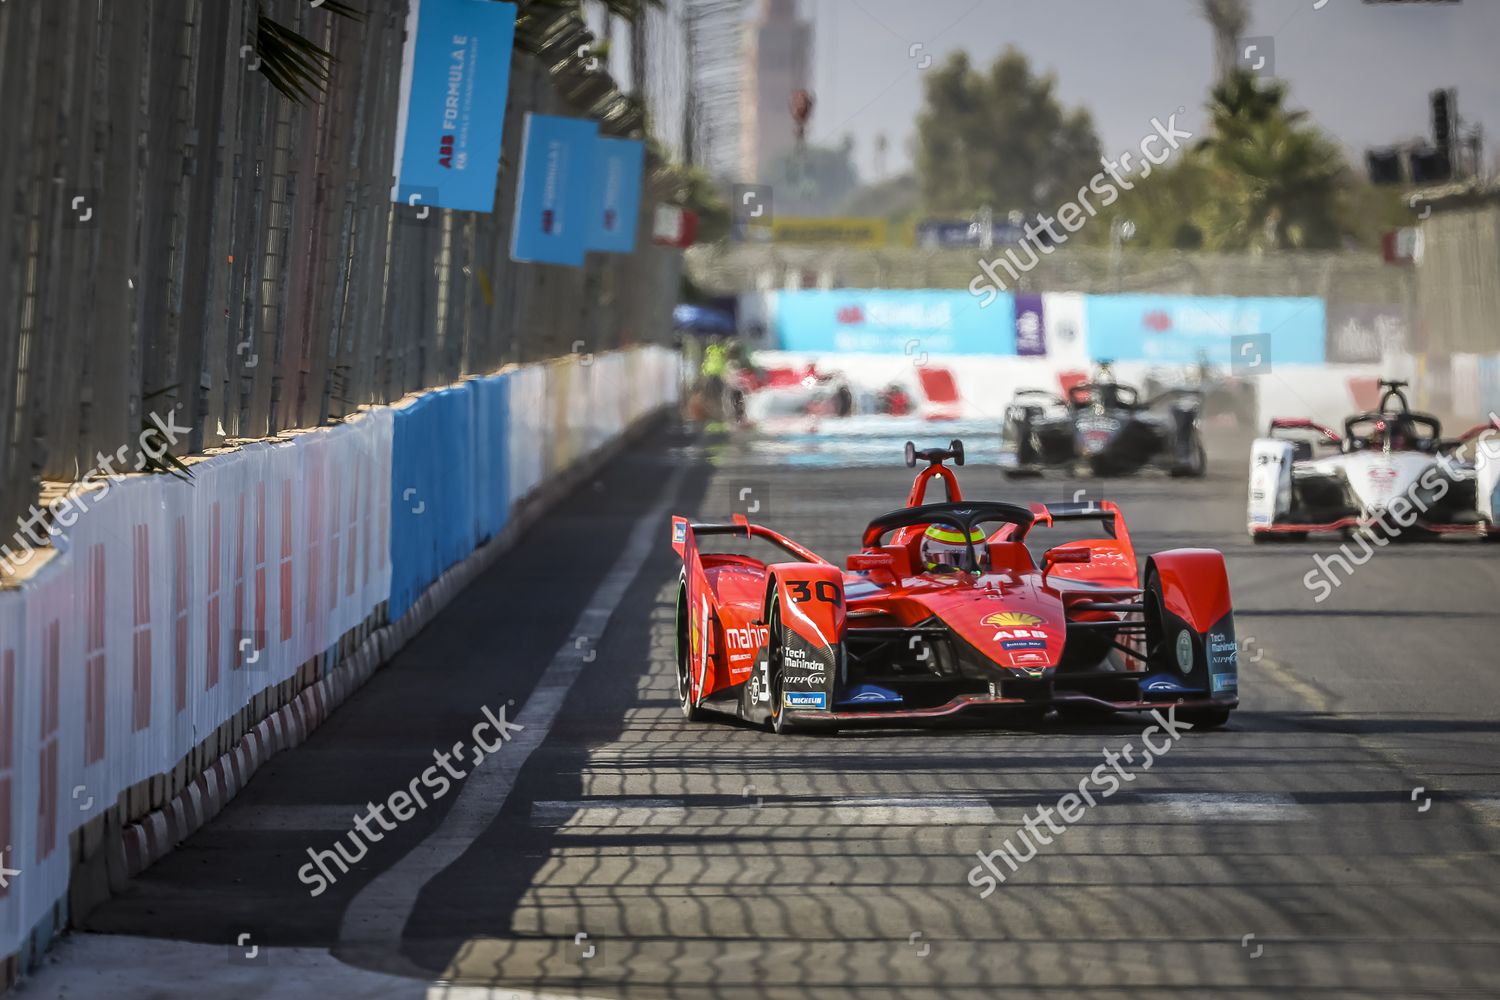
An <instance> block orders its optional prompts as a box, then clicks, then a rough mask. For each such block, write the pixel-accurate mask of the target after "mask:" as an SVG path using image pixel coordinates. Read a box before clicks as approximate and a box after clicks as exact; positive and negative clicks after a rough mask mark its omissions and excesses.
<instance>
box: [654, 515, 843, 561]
mask: <svg viewBox="0 0 1500 1000" xmlns="http://www.w3.org/2000/svg"><path fill="white" fill-rule="evenodd" d="M710 535H737V536H739V537H741V538H746V539H750V538H759V539H762V540H764V541H766V542H769V543H771V544H772V545H774V546H776V547H777V548H779V549H781V551H783V552H785V553H787V554H788V555H790V556H791V557H792V558H794V559H796V560H798V561H799V562H810V563H821V564H823V565H824V566H832V565H833V564H832V563H830V562H829V561H828V560H827V559H824V558H823V557H822V556H820V555H818V554H817V553H816V552H814V551H812V550H811V549H809V548H805V547H804V546H801V545H798V544H797V543H796V542H794V541H792V540H791V539H790V538H787V537H786V536H785V535H783V534H781V533H780V532H776V531H772V530H771V529H770V528H767V527H765V526H764V525H759V524H751V523H750V519H749V518H747V517H746V516H745V515H744V514H736V515H734V518H733V523H731V524H714V523H697V524H695V523H692V522H689V521H688V519H687V518H685V517H673V518H672V548H673V549H675V550H676V551H677V554H678V555H680V556H683V557H684V558H686V557H687V550H688V548H689V547H690V546H691V547H692V548H693V549H696V548H697V544H696V540H697V539H698V538H700V537H707V536H710Z"/></svg>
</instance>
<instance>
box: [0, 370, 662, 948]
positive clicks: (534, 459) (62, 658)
mask: <svg viewBox="0 0 1500 1000" xmlns="http://www.w3.org/2000/svg"><path fill="white" fill-rule="evenodd" d="M504 377H505V378H506V379H508V380H510V383H511V384H510V386H509V390H510V396H509V398H508V402H507V403H506V409H507V410H508V413H506V414H500V415H498V416H501V417H504V418H505V419H503V420H497V419H495V418H496V417H497V415H495V414H489V415H477V416H475V417H474V418H473V421H472V423H471V425H470V426H468V428H467V433H468V434H469V436H470V440H472V441H473V447H474V451H475V454H476V456H477V457H476V459H475V461H474V462H473V463H470V464H469V465H468V466H466V467H465V471H463V472H454V473H453V475H455V476H464V477H472V478H471V481H466V482H462V483H450V484H445V487H446V488H451V489H454V490H459V491H468V492H469V493H470V494H471V496H472V499H473V508H472V509H476V510H478V509H483V510H489V509H490V508H488V507H486V506H485V505H490V504H496V503H503V501H504V498H496V497H493V496H492V495H490V494H491V493H492V492H493V490H492V487H493V484H494V483H496V482H504V483H506V484H507V486H506V488H507V491H508V493H509V499H511V500H518V499H522V498H525V497H528V496H531V495H533V494H534V493H536V492H537V491H538V490H539V489H540V488H542V487H544V486H545V485H546V484H547V483H548V481H549V480H550V479H551V478H552V477H554V476H555V475H556V474H557V473H558V472H560V471H561V470H563V469H565V468H566V467H568V466H569V465H571V464H572V463H574V462H576V461H578V460H579V459H582V458H585V457H587V456H589V455H591V454H593V453H594V452H595V451H596V450H597V449H599V448H600V447H601V446H602V445H605V444H606V443H608V442H611V441H613V440H614V439H615V438H617V437H618V436H619V435H620V434H621V433H622V432H623V431H624V430H626V429H627V428H628V427H629V426H630V425H631V424H632V423H633V422H634V421H635V420H637V419H638V418H640V417H642V416H644V415H646V414H649V413H651V412H653V411H655V410H658V409H659V408H661V407H662V406H663V405H665V404H668V403H671V402H673V401H675V400H676V398H677V392H678V386H679V384H680V372H679V369H678V359H677V357H676V355H675V354H672V353H671V352H668V351H666V350H664V349H662V348H657V347H643V348H636V349H631V350H628V351H623V352H617V353H612V354H607V355H599V356H598V357H589V356H586V355H581V356H575V357H573V358H569V359H563V360H562V361H559V362H552V363H548V364H544V365H535V366H529V367H525V368H521V369H517V370H514V371H512V372H510V373H507V374H506V375H505V376H504ZM476 409H477V408H476ZM396 414H397V408H394V407H375V408H371V409H370V410H368V411H366V412H364V413H362V414H360V415H359V416H357V417H356V418H354V419H352V420H350V421H349V422H347V423H345V424H343V425H340V426H337V427H332V428H326V429H319V430H313V431H307V432H301V433H297V434H293V435H287V436H286V437H285V438H283V439H279V440H274V441H267V442H262V443H257V444H252V445H247V446H245V447H243V448H241V449H238V450H236V451H234V452H231V453H226V454H222V455H217V456H214V457H211V458H208V459H205V460H203V461H199V462H195V463H194V464H192V466H191V468H192V473H193V480H192V482H191V483H185V482H181V481H179V480H176V479H173V478H170V477H167V476H150V475H137V476H129V477H125V478H116V479H112V480H109V481H108V487H107V489H99V490H96V491H94V493H93V494H84V496H83V501H84V502H83V503H82V504H80V506H83V507H86V508H87V509H86V510H84V511H83V512H82V513H80V514H79V515H78V516H77V518H76V520H75V521H74V522H73V523H72V524H71V525H69V526H68V527H67V528H66V529H65V533H64V534H63V535H62V536H61V537H60V539H59V541H58V542H57V552H56V554H55V555H54V556H53V557H52V558H51V560H50V561H49V562H47V563H46V564H45V565H43V566H41V567H40V568H39V569H38V570H37V571H36V572H35V573H34V575H33V576H32V578H31V579H29V580H28V581H26V582H25V583H24V584H22V585H21V586H20V587H19V588H16V589H11V590H5V591H0V849H3V853H0V863H3V864H4V866H5V868H6V869H9V870H19V871H18V872H17V873H16V874H10V875H8V876H6V877H5V878H4V881H5V883H6V884H4V885H0V956H6V955H13V954H15V953H17V952H18V951H19V950H20V949H21V948H22V946H23V945H24V944H25V943H26V941H27V940H28V937H29V935H31V933H32V930H33V928H36V927H38V925H39V924H40V925H45V924H46V923H47V921H48V920H49V919H50V918H49V914H50V913H51V912H53V909H54V906H55V905H56V904H57V903H58V901H59V900H61V899H63V898H64V897H65V896H66V895H67V893H68V889H69V877H70V869H71V867H72V864H73V861H74V860H75V859H73V858H72V857H71V856H70V850H69V836H70V834H72V833H73V832H74V831H75V830H77V829H79V828H80V827H82V826H84V824H86V823H88V822H89V821H90V820H92V819H93V818H95V817H97V816H100V815H101V814H103V813H105V812H106V811H109V810H114V809H116V807H117V804H118V802H119V800H120V797H121V794H122V793H124V792H126V791H127V790H129V789H132V788H133V787H136V786H139V785H140V784H141V783H142V782H147V781H149V780H151V779H157V778H160V777H161V776H163V775H165V774H167V773H169V772H171V771H173V769H174V768H178V767H179V765H180V763H181V762H183V761H184V758H186V757H187V756H188V755H189V754H190V753H191V752H193V751H195V749H201V747H202V746H203V744H204V741H205V740H207V739H208V738H209V737H210V736H212V735H213V734H214V733H215V731H216V730H217V729H218V728H219V727H220V726H222V725H223V724H224V723H226V722H227V721H229V720H231V719H234V718H236V717H237V716H240V714H241V713H243V712H244V710H245V709H246V708H247V707H248V706H251V705H252V704H263V703H264V701H261V702H257V701H256V699H257V696H260V695H262V694H263V693H264V692H266V691H267V689H271V688H275V687H276V686H277V685H283V684H284V683H285V682H287V681H288V680H290V679H291V678H294V677H296V676H298V673H299V668H301V667H302V666H303V665H304V664H307V663H309V661H313V660H314V659H315V658H318V657H320V656H321V655H322V654H324V653H326V652H328V651H329V650H331V649H334V648H338V647H339V644H340V642H341V640H343V639H344V637H346V636H347V635H348V634H349V633H350V632H351V631H353V630H355V629H357V628H359V627H360V626H362V625H364V624H365V623H367V622H369V621H370V619H371V616H372V614H374V613H375V612H376V610H377V609H378V608H380V607H381V606H382V605H383V604H384V603H385V602H386V601H387V599H388V597H389V596H390V593H391V573H392V562H391V555H390V554H391V546H392V531H393V530H398V524H399V522H397V521H394V520H393V517H392V502H393V498H396V500H397V502H400V501H399V497H400V492H401V491H400V489H399V484H395V483H393V481H392V467H393V451H392V448H393V445H392V442H393V426H394V421H395V420H396V419H397V416H396ZM497 427H501V428H503V430H497ZM497 434H498V435H503V437H504V440H500V441H496V440H492V437H493V436H496V435H497ZM496 462H501V463H505V465H506V466H507V468H505V469H501V470H497V469H496V468H495V463H496ZM497 472H498V473H499V475H496V473H497ZM475 520H476V525H477V524H478V522H479V521H480V520H482V519H481V518H479V517H477V516H476V519H475ZM488 520H489V522H490V523H489V526H490V527H491V528H493V527H494V523H495V521H496V520H497V519H496V518H493V517H491V518H489V519H488ZM474 531H475V535H476V540H475V541H474V542H473V543H472V544H471V545H469V546H468V548H469V549H472V547H473V546H475V545H478V544H479V542H480V541H482V540H483V539H482V538H480V537H478V535H479V534H480V527H476V528H475V529H474ZM0 534H8V532H0ZM467 554H468V552H467V551H464V552H457V553H455V554H454V560H450V561H455V560H457V559H462V558H463V557H464V556H466V555H467ZM440 569H441V567H439V570H440ZM433 606H434V605H433V602H432V601H426V602H424V604H423V613H424V614H430V613H431V612H432V610H433ZM439 606H440V605H439ZM397 624H398V625H401V626H404V625H405V624H406V623H397ZM408 632H409V630H408V629H406V628H404V627H396V626H393V627H392V628H391V629H389V630H385V632H384V633H383V634H382V635H380V636H377V638H378V639H379V640H380V641H378V642H377V641H372V642H369V643H366V644H365V646H363V647H361V648H360V650H359V651H357V652H355V653H353V655H351V656H349V657H347V658H346V660H345V661H344V663H343V664H342V665H341V667H340V668H339V669H338V670H335V671H333V672H331V673H329V672H323V671H320V673H321V674H322V676H320V678H319V679H318V680H317V681H316V682H315V683H313V684H312V685H311V686H309V687H306V688H305V689H304V690H302V691H301V692H300V693H296V694H295V697H294V699H293V700H292V701H290V703H288V704H286V705H285V706H282V707H280V708H279V710H276V711H274V713H273V714H271V715H269V716H268V717H267V718H264V719H256V718H254V717H251V718H250V719H249V720H248V722H249V723H250V724H251V727H250V728H249V729H248V731H246V733H245V735H244V736H243V737H242V738H241V740H240V741H239V742H238V744H237V745H235V746H234V747H232V748H231V749H229V750H228V752H227V753H224V754H223V755H222V756H220V757H219V758H218V759H217V760H216V761H213V762H211V763H208V764H207V765H206V766H207V769H206V770H204V771H203V773H201V774H198V775H188V776H187V780H186V781H185V782H183V783H182V785H181V786H180V787H181V790H180V792H178V794H176V795H175V796H173V797H171V798H170V799H169V800H167V802H166V805H165V806H164V807H163V808H160V809H158V810H157V811H155V812H153V813H151V814H150V815H147V816H144V817H141V818H140V822H138V823H136V824H135V825H133V826H127V828H126V832H125V835H124V836H123V837H122V838H121V840H122V843H121V844H120V849H121V850H122V851H123V866H124V870H125V872H126V873H127V874H133V873H135V872H136V871H139V870H140V868H142V867H144V866H145V865H146V864H149V863H150V862H151V861H152V860H154V859H155V858H157V857H159V856H160V855H161V853H162V852H163V851H165V850H167V849H170V847H172V846H173V845H175V844H176V843H177V842H178V841H179V840H180V839H181V838H182V837H184V836H186V835H187V834H188V833H189V832H191V831H192V830H193V829H196V828H197V827H198V826H200V825H201V824H202V823H203V822H205V821H206V820H207V819H208V818H209V817H211V816H212V815H213V814H214V813H215V812H217V811H218V810H219V809H220V808H222V806H223V804H224V802H225V801H227V799H228V798H229V797H231V796H232V795H233V794H234V793H235V792H236V791H238V789H239V788H240V787H241V786H242V785H243V784H244V782H245V781H246V780H248V778H249V776H250V774H251V773H253V771H254V770H255V768H256V767H258V766H259V763H260V762H261V761H262V760H264V759H265V758H266V757H269V756H270V755H271V754H274V753H276V752H277V751H278V750H280V749H283V748H285V747H288V746H292V745H295V744H296V743H298V742H300V741H301V740H302V739H303V738H305V736H306V735H307V733H308V731H310V730H311V729H312V728H313V727H315V726H316V725H317V724H318V723H319V722H320V721H322V718H323V716H324V715H325V714H326V713H327V712H328V711H330V710H331V709H332V707H334V706H335V705H337V704H338V703H339V702H340V701H342V700H343V698H344V696H345V695H347V693H348V692H349V691H351V690H353V689H354V688H355V687H357V686H358V684H359V683H360V682H362V681H363V679H364V678H365V677H367V676H368V675H369V673H370V672H371V671H373V669H374V668H375V667H376V666H378V663H379V661H380V660H382V659H384V658H385V657H386V656H388V655H389V653H390V652H391V651H392V649H393V648H394V645H399V641H398V640H399V639H401V638H403V637H404V636H405V635H407V634H408ZM393 643H394V644H393ZM325 665H326V663H325ZM302 676H303V677H304V679H306V678H307V677H308V676H309V675H308V674H307V673H305V672H304V673H303V675H302ZM269 708H271V709H275V708H276V706H275V705H270V706H269ZM204 766H205V765H203V764H200V765H198V767H199V768H202V767H204ZM116 818H117V819H118V820H120V821H121V823H122V824H130V823H131V821H132V820H135V819H137V818H138V817H136V816H116Z"/></svg>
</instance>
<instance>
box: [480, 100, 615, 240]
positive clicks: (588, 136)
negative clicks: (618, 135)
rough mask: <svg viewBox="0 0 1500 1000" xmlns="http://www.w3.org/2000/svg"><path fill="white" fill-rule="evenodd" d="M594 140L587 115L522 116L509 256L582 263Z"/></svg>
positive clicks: (592, 201) (592, 203) (591, 204)
mask: <svg viewBox="0 0 1500 1000" xmlns="http://www.w3.org/2000/svg"><path fill="white" fill-rule="evenodd" d="M598 144H599V123H598V122H596V121H593V120H591V119H588V118H559V117H557V116H556V115H538V114H528V115H527V116H526V131H525V133H524V135H523V137H522V140H521V179H520V181H519V182H518V183H517V184H516V218H515V222H514V224H513V226H512V228H511V234H510V256H511V259H512V260H516V261H520V262H522V263H528V264H563V265H566V266H568V267H582V266H583V255H584V253H585V252H586V251H587V250H588V248H589V236H590V234H591V232H592V230H593V226H592V220H591V218H590V216H591V214H592V212H593V210H594V208H595V207H596V201H597V198H596V195H595V193H594V191H593V187H594V184H595V181H596V177H595V173H594V166H595V159H596V156H595V148H596V147H597V146H598ZM633 239H634V235H633V234H632V240H633Z"/></svg>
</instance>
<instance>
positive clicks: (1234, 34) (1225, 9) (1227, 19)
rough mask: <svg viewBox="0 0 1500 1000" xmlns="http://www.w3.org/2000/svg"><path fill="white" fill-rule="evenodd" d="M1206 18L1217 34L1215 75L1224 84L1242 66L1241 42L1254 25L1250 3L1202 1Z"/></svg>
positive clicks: (1227, 0)
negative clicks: (1251, 19) (1240, 57)
mask: <svg viewBox="0 0 1500 1000" xmlns="http://www.w3.org/2000/svg"><path fill="white" fill-rule="evenodd" d="M1199 3H1200V4H1201V5H1202V10H1203V16H1204V18H1205V19H1206V20H1207V21H1208V23H1209V26H1210V27H1212V28H1213V32H1214V72H1215V78H1216V79H1218V80H1219V82H1220V83H1223V82H1224V81H1226V80H1228V79H1229V78H1230V77H1231V76H1232V75H1233V74H1234V71H1235V67H1236V66H1237V65H1238V64H1239V51H1238V50H1239V40H1240V37H1241V36H1242V35H1244V33H1245V29H1246V28H1247V27H1249V25H1250V9H1249V6H1248V4H1247V3H1246V0H1199Z"/></svg>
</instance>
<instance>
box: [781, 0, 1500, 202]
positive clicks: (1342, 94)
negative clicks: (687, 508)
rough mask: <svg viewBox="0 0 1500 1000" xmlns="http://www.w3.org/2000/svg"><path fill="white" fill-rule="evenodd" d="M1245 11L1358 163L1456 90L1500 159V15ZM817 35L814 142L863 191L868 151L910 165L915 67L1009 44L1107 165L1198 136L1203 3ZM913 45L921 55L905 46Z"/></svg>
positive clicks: (845, 12)
mask: <svg viewBox="0 0 1500 1000" xmlns="http://www.w3.org/2000/svg"><path fill="white" fill-rule="evenodd" d="M1315 2H1317V0H1252V2H1251V8H1252V20H1251V27H1250V30H1249V31H1248V32H1247V34H1248V35H1255V36H1270V37H1271V38H1272V39H1273V40H1274V46H1275V48H1274V57H1275V69H1276V75H1277V76H1279V77H1281V78H1282V79H1283V80H1285V81H1286V82H1287V83H1289V84H1290V86H1291V98H1290V99H1291V103H1292V105H1293V106H1294V107H1300V108H1304V109H1306V110H1307V111H1309V112H1310V113H1311V115H1312V118H1313V119H1314V120H1315V121H1316V122H1317V123H1318V124H1319V125H1320V126H1321V127H1323V128H1324V129H1326V130H1327V131H1329V132H1330V133H1332V134H1333V135H1334V136H1335V137H1336V138H1337V139H1338V140H1339V141H1341V142H1342V143H1344V144H1345V146H1346V147H1348V149H1349V150H1350V152H1351V154H1354V155H1357V156H1358V157H1360V159H1359V160H1358V161H1357V162H1360V163H1362V162H1363V152H1364V150H1365V149H1366V148H1367V147H1369V146H1372V145H1385V144H1388V143H1391V142H1394V141H1398V140H1402V139H1407V138H1414V137H1417V136H1420V135H1426V134H1427V133H1428V131H1429V111H1428V93H1429V92H1430V91H1431V90H1433V89H1436V88H1438V87H1450V86H1451V87H1457V88H1458V91H1459V99H1458V105H1459V113H1460V114H1461V115H1463V116H1464V117H1465V118H1466V119H1467V120H1469V121H1479V122H1481V123H1482V124H1483V125H1484V128H1485V135H1486V140H1487V141H1486V149H1487V152H1486V160H1487V161H1488V162H1491V163H1493V162H1495V154H1496V151H1497V149H1500V0H1462V2H1461V3H1458V4H1444V3H1410V4H1395V3H1389V4H1369V3H1366V2H1364V0H1326V2H1325V3H1324V4H1323V6H1322V8H1321V9H1314V6H1313V5H1314V3H1315ZM800 3H801V6H802V9H803V11H804V16H810V17H811V18H812V19H813V20H814V21H815V22H816V32H817V40H816V53H817V55H816V67H815V92H816V95H817V99H818V106H817V111H816V114H815V117H814V121H813V123H812V128H811V133H810V140H811V141H813V142H817V143H828V144H834V143H836V142H837V141H838V139H839V137H840V136H842V135H843V134H844V133H846V132H847V133H852V134H853V136H854V138H855V150H856V152H855V155H856V158H857V162H858V166H859V169H860V173H861V175H862V176H863V178H864V179H866V180H869V179H872V178H873V177H874V173H875V171H874V154H873V143H872V139H873V137H874V136H875V134H876V133H877V132H880V131H884V132H886V134H887V135H888V136H889V138H890V152H889V153H888V155H887V164H886V175H887V176H889V175H891V174H894V173H897V172H899V171H901V170H903V169H905V168H906V167H907V166H908V165H909V164H910V161H911V154H910V144H911V139H912V135H913V126H914V121H915V117H916V114H917V111H918V109H919V108H920V106H921V99H922V76H923V73H922V70H921V68H920V66H921V62H922V60H923V58H924V57H926V56H928V55H930V56H931V57H932V65H934V66H935V65H937V64H939V63H940V62H941V61H942V60H943V59H945V58H947V55H948V54H949V53H950V52H953V51H955V50H958V49H965V50H967V51H968V53H969V56H970V59H971V61H973V62H974V63H976V64H978V65H981V66H986V67H987V66H988V65H989V63H990V62H991V61H992V60H993V59H994V58H995V57H996V56H997V55H998V54H999V53H1000V52H1001V51H1002V50H1003V49H1004V48H1005V46H1006V45H1008V44H1010V45H1015V46H1016V47H1017V48H1019V49H1020V50H1021V51H1023V52H1024V53H1025V54H1026V55H1027V57H1028V58H1029V59H1030V60H1031V63H1032V66H1033V68H1034V69H1035V70H1037V71H1041V72H1050V73H1053V74H1055V75H1056V77H1057V85H1058V86H1057V89H1058V93H1059V95H1060V97H1061V99H1062V100H1063V102H1064V103H1065V104H1067V105H1069V106H1073V105H1083V106H1085V107H1087V108H1088V109H1089V110H1090V111H1091V112H1092V113H1093V116H1094V122H1095V126H1096V128H1097V129H1098V131H1099V135H1100V138H1101V140H1102V142H1103V144H1104V149H1105V151H1106V152H1107V153H1110V154H1111V155H1113V154H1116V153H1118V152H1121V151H1123V150H1127V149H1133V148H1135V147H1136V146H1138V145H1139V143H1140V140H1141V138H1142V137H1143V136H1144V135H1145V134H1146V133H1147V132H1148V131H1150V121H1151V118H1152V117H1153V116H1163V115H1166V114H1170V113H1171V112H1173V111H1176V110H1177V108H1179V107H1185V108H1186V109H1187V114H1186V115H1185V116H1183V117H1179V119H1178V121H1179V124H1182V123H1184V122H1185V123H1186V127H1187V128H1189V129H1191V130H1193V131H1195V132H1196V131H1198V130H1199V125H1200V124H1201V122H1202V121H1203V118H1204V114H1203V110H1202V108H1203V104H1204V101H1205V96H1206V93H1207V88H1208V85H1209V81H1210V78H1211V77H1212V75H1213V44H1212V37H1211V33H1210V31H1209V28H1208V25H1207V23H1206V22H1205V21H1204V20H1203V19H1202V18H1201V17H1200V16H1199V15H1198V13H1197V9H1198V3H1197V0H916V2H913V0H800ZM917 44H920V45H921V46H922V48H921V49H919V50H917V51H916V54H915V56H912V55H910V54H909V53H911V51H912V46H913V45H917Z"/></svg>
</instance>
